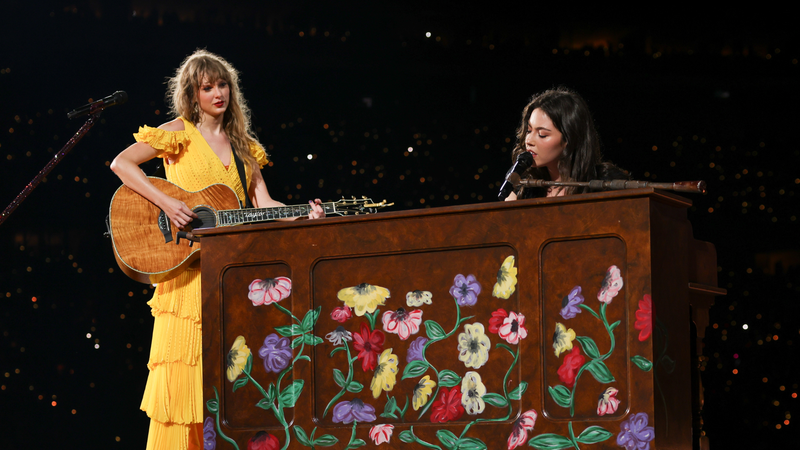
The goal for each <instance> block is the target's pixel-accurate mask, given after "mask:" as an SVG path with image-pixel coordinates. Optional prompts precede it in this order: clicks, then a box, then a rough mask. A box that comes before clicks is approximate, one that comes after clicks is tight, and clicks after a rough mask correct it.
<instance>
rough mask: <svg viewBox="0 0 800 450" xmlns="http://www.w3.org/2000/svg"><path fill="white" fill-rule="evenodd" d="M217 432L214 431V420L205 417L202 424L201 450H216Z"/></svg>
mask: <svg viewBox="0 0 800 450" xmlns="http://www.w3.org/2000/svg"><path fill="white" fill-rule="evenodd" d="M216 448H217V432H216V431H214V418H213V417H206V420H205V421H204V422H203V450H216Z"/></svg>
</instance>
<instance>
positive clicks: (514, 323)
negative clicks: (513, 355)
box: [497, 311, 528, 344]
mask: <svg viewBox="0 0 800 450" xmlns="http://www.w3.org/2000/svg"><path fill="white" fill-rule="evenodd" d="M497 334H498V335H499V336H500V337H501V338H503V339H505V340H506V342H508V343H509V344H519V341H520V340H522V339H525V337H527V336H528V329H527V328H525V316H523V315H522V314H517V313H515V312H514V311H511V312H510V313H508V317H507V318H506V319H505V320H503V325H502V326H501V327H500V329H499V330H497Z"/></svg>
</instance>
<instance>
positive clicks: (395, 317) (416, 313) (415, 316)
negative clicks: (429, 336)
mask: <svg viewBox="0 0 800 450" xmlns="http://www.w3.org/2000/svg"><path fill="white" fill-rule="evenodd" d="M421 323H422V310H421V309H415V310H413V311H410V312H406V310H405V309H403V308H399V309H398V310H397V311H386V312H385V313H383V329H384V331H386V332H387V333H394V334H396V335H398V336H400V339H402V340H404V341H405V340H406V339H408V338H409V337H410V336H411V335H412V334H417V332H418V331H419V325H420V324H421Z"/></svg>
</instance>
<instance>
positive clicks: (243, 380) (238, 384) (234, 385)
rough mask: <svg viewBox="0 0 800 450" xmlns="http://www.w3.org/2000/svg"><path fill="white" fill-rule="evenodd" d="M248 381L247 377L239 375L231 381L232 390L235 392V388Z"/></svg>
mask: <svg viewBox="0 0 800 450" xmlns="http://www.w3.org/2000/svg"><path fill="white" fill-rule="evenodd" d="M248 381H250V379H249V378H247V377H240V378H238V379H237V380H236V381H234V382H233V392H236V390H237V389H239V388H240V387H244V386H245V385H246V384H247V382H248Z"/></svg>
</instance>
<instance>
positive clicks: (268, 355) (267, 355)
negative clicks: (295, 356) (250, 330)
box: [258, 333, 292, 373]
mask: <svg viewBox="0 0 800 450" xmlns="http://www.w3.org/2000/svg"><path fill="white" fill-rule="evenodd" d="M258 356H260V357H261V359H263V360H264V369H266V371H267V372H273V373H279V372H280V371H281V370H283V369H285V368H287V367H289V363H290V362H291V361H292V347H291V342H289V338H287V337H278V335H277V334H275V333H272V334H270V335H269V336H267V337H266V338H265V339H264V345H262V346H261V348H260V349H258Z"/></svg>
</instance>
